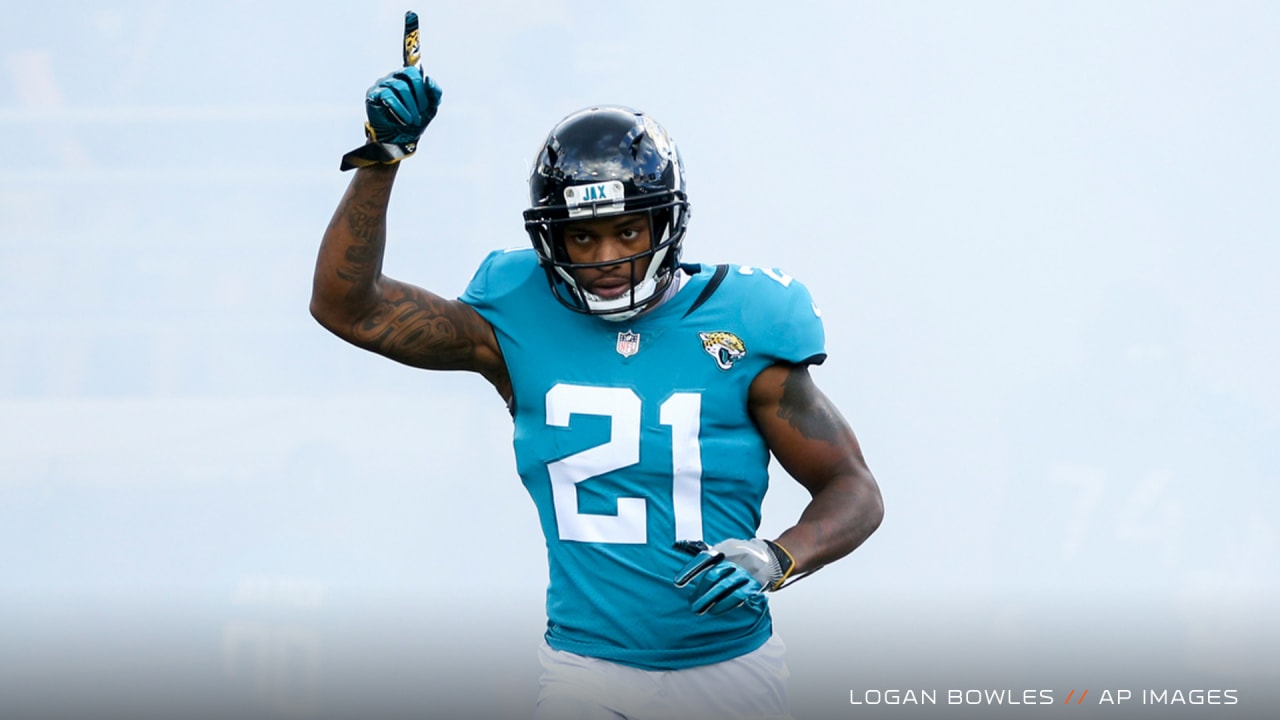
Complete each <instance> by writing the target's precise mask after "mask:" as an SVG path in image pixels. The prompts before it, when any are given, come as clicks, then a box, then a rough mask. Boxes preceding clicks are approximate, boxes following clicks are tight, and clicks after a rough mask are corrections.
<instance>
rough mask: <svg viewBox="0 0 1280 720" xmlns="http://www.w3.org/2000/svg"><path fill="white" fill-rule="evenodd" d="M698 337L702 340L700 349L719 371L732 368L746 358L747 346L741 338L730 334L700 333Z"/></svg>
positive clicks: (720, 331) (718, 332)
mask: <svg viewBox="0 0 1280 720" xmlns="http://www.w3.org/2000/svg"><path fill="white" fill-rule="evenodd" d="M698 337H700V338H702V349H703V350H706V351H707V354H708V355H710V356H711V357H712V358H714V359H715V361H716V365H718V366H719V367H720V369H721V370H728V369H730V368H732V367H733V364H734V363H736V362H738V361H739V360H741V359H742V358H744V357H746V356H747V346H746V345H744V344H743V342H742V338H740V337H738V336H737V335H734V334H733V333H731V332H724V331H723V330H717V331H715V332H700V333H698Z"/></svg>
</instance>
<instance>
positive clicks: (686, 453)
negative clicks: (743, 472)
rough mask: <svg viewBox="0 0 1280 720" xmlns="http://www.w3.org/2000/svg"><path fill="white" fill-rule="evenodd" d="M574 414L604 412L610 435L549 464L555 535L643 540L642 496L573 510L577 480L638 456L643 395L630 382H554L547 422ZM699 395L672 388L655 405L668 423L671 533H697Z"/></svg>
mask: <svg viewBox="0 0 1280 720" xmlns="http://www.w3.org/2000/svg"><path fill="white" fill-rule="evenodd" d="M573 415H601V416H604V417H607V418H609V439H608V441H606V442H605V443H603V444H601V445H596V446H594V447H590V448H587V449H586V450H582V451H580V452H576V453H574V454H572V455H569V456H568V457H565V458H561V459H560V460H556V461H555V462H552V463H550V464H548V465H547V473H548V474H549V475H550V477H551V499H552V502H553V503H554V505H555V511H556V527H557V528H559V531H560V539H561V540H576V541H579V542H599V543H630V544H643V543H645V542H648V538H647V537H646V535H647V533H646V519H647V517H648V513H647V505H646V503H647V502H648V499H646V498H642V497H620V498H618V500H617V503H618V512H617V514H616V515H598V514H595V513H584V512H579V510H578V483H581V482H587V481H589V480H591V478H594V477H598V476H600V475H604V474H605V473H609V472H613V471H614V470H621V469H622V468H625V467H628V466H630V465H635V464H636V463H638V462H640V415H641V401H640V397H639V396H638V395H636V393H635V391H634V390H631V389H630V388H611V387H594V386H590V385H568V384H564V383H561V384H558V385H556V386H555V387H552V388H551V389H550V390H548V391H547V424H548V425H551V426H553V427H569V420H570V418H571V417H572V416H573ZM701 415H702V396H701V395H699V394H697V393H674V394H673V395H672V396H671V397H669V398H667V400H666V401H665V402H663V403H662V405H661V406H659V407H658V421H659V422H661V423H662V424H663V425H666V426H668V427H670V428H671V467H672V478H671V483H672V487H671V490H672V492H671V495H672V501H673V503H674V507H673V508H672V511H673V515H674V516H675V524H676V537H675V538H673V540H698V539H701V538H702V448H701V446H700V445H699V441H698V436H699V433H700V430H701V423H700V418H701Z"/></svg>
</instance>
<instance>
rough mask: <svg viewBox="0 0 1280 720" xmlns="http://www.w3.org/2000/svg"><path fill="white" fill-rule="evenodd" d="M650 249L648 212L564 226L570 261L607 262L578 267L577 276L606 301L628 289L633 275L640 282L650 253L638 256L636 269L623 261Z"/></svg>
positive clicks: (566, 249)
mask: <svg viewBox="0 0 1280 720" xmlns="http://www.w3.org/2000/svg"><path fill="white" fill-rule="evenodd" d="M649 248H650V240H649V216H648V214H645V213H640V214H637V215H617V216H614V217H608V218H597V219H594V220H583V221H582V222H576V223H572V224H569V225H566V226H565V229H564V249H565V252H566V253H568V255H569V261H570V262H572V263H604V264H603V265H600V266H599V267H593V268H579V269H577V270H575V271H574V275H575V277H577V280H578V283H579V284H580V285H582V286H583V288H584V289H586V290H587V291H588V292H590V293H592V294H593V295H597V296H599V297H601V298H604V299H605V300H613V299H614V298H618V297H621V296H622V295H623V294H624V293H626V292H628V291H629V290H630V289H631V283H632V278H633V277H634V278H635V279H636V280H637V281H638V280H639V279H640V278H642V277H644V274H645V271H646V270H648V269H649V262H650V261H651V260H652V258H651V257H650V256H648V255H646V256H644V257H641V258H637V259H636V261H635V268H634V270H633V269H632V267H631V263H630V262H623V261H624V260H626V259H627V258H629V257H631V256H633V255H636V254H638V253H642V252H645V251H647V250H649ZM633 272H634V275H633Z"/></svg>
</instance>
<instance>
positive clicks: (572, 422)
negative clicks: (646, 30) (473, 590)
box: [311, 67, 883, 719]
mask: <svg viewBox="0 0 1280 720" xmlns="http://www.w3.org/2000/svg"><path fill="white" fill-rule="evenodd" d="M440 100H441V91H440V88H439V86H438V85H436V83H435V82H434V81H432V80H431V79H430V78H428V77H427V76H425V75H424V74H423V73H422V71H421V70H420V69H419V68H417V67H406V68H404V69H402V70H399V71H396V72H394V73H392V74H391V75H388V76H387V77H385V78H383V79H382V80H380V81H379V82H378V83H377V84H375V85H374V86H373V88H371V89H370V91H369V94H368V96H367V98H366V114H367V117H368V128H369V131H368V136H369V143H370V144H382V145H388V146H390V147H388V148H385V152H384V151H383V150H379V149H378V148H368V149H367V150H368V152H364V153H363V155H364V156H365V158H366V160H364V161H362V163H360V165H359V167H358V168H357V170H356V173H355V175H354V177H353V178H352V180H351V183H350V186H349V187H348V189H347V191H346V193H345V195H344V196H343V198H342V200H341V202H340V203H339V205H338V208H337V210H336V212H335V214H334V216H333V220H332V222H331V223H330V225H329V226H328V229H327V230H326V231H325V233H324V237H323V240H322V242H321V245H320V252H319V257H318V258H317V261H316V266H315V276H314V288H313V294H312V298H311V312H312V314H313V315H314V317H315V318H316V320H318V321H319V322H320V324H322V325H323V326H324V327H326V328H328V329H329V330H330V331H332V332H333V333H334V334H336V335H337V336H338V337H340V338H342V339H343V340H346V341H347V342H349V343H352V344H354V345H356V346H359V347H361V348H364V349H366V350H370V351H373V352H376V353H380V354H382V355H385V356H387V357H389V358H392V359H394V360H397V361H399V362H401V363H406V364H408V365H413V366H417V367H420V368H426V369H432V370H469V371H472V372H476V373H479V374H481V375H482V376H484V377H485V378H486V379H487V380H488V381H489V382H490V383H492V385H493V387H494V388H495V389H496V390H497V392H498V393H499V394H500V395H501V396H502V398H503V399H504V400H505V401H506V404H507V407H508V408H509V410H510V413H511V416H512V418H513V422H514V425H515V429H514V437H515V440H514V444H515V454H516V463H517V468H518V471H519V473H520V477H521V479H522V481H523V483H524V486H525V488H526V489H527V490H528V492H529V494H530V495H531V496H532V498H533V501H534V503H535V505H536V507H537V511H538V514H539V518H540V521H541V527H542V530H543V533H544V534H545V536H546V546H547V553H548V564H549V568H550V583H549V585H548V588H547V614H548V618H547V630H546V634H545V639H544V642H543V645H542V648H541V652H540V658H541V662H542V665H543V674H542V681H541V691H540V694H539V697H538V701H537V705H536V710H535V715H536V717H539V718H547V719H550V718H561V717H574V718H595V717H607V718H619V717H621V718H646V717H700V718H701V717H722V718H735V719H737V718H747V717H761V718H763V717H770V718H778V717H787V716H788V715H789V712H790V711H789V706H788V700H787V691H786V677H787V669H786V664H785V660H784V653H783V647H782V643H781V641H780V640H779V639H778V638H777V636H776V635H775V633H774V631H773V624H772V620H771V617H770V614H769V604H768V601H767V593H769V592H772V591H776V590H779V589H780V588H782V587H784V586H785V585H786V584H787V583H788V582H789V581H790V580H793V579H795V578H798V577H799V576H802V575H804V574H807V573H810V572H813V571H814V570H816V569H818V568H820V567H822V566H824V565H826V564H828V563H830V562H832V561H834V560H837V559H839V558H841V557H843V556H845V555H847V554H848V553H850V552H851V551H853V550H854V549H855V548H856V547H858V546H859V545H860V544H862V542H863V541H864V540H866V539H867V537H868V536H869V535H870V534H871V533H872V532H873V531H874V530H875V529H876V528H877V527H878V525H879V524H880V521H881V517H882V513H883V509H882V501H881V497H880V491H879V489H878V487H877V484H876V481H875V479H874V478H873V477H872V474H871V472H870V471H869V470H868V468H867V464H866V462H865V461H864V459H863V455H862V452H861V450H860V448H859V445H858V441H857V439H856V438H855V436H854V433H853V431H852V430H851V429H850V427H849V425H848V424H847V423H846V421H845V420H844V418H843V417H842V416H841V414H840V412H839V411H838V410H837V409H836V408H835V407H834V406H833V404H832V403H831V401H830V400H829V399H828V398H827V397H826V396H825V395H824V394H823V393H822V392H821V391H820V390H819V389H818V388H817V387H816V386H815V384H814V381H813V379H812V378H811V377H810V373H809V366H810V365H814V364H818V363H821V362H823V360H824V359H825V357H826V352H825V348H824V336H823V328H822V322H821V320H820V317H819V313H818V310H817V307H816V306H815V305H814V303H813V301H812V299H811V298H810V295H809V291H808V290H807V289H806V288H805V286H804V285H802V284H801V283H800V282H799V281H797V280H795V279H793V278H791V277H789V276H787V275H785V274H783V273H781V272H779V271H777V270H773V269H762V268H755V267H747V266H734V265H711V264H704V263H693V262H686V261H684V260H683V259H682V250H683V244H684V238H685V234H686V229H687V227H688V223H689V216H690V211H689V207H690V206H689V198H688V196H687V194H686V192H685V179H684V169H683V167H682V164H681V161H680V153H679V151H678V149H677V147H676V144H675V142H674V141H673V140H672V139H671V137H670V136H668V134H667V133H666V131H665V130H664V129H663V128H662V126H661V125H659V124H658V122H657V121H655V120H654V119H653V118H652V117H651V116H649V115H646V114H644V113H642V112H638V111H636V110H632V109H629V108H625V107H618V106H595V107H589V108H586V109H583V110H580V111H578V112H574V113H573V114H571V115H569V116H568V117H566V118H564V119H563V120H562V121H560V122H559V123H557V124H556V125H555V126H554V127H553V128H552V130H551V132H550V133H549V134H548V135H547V137H546V140H545V141H544V142H543V143H542V144H541V146H540V147H539V148H538V152H537V157H536V161H535V163H534V167H533V172H532V174H531V176H530V178H529V191H530V207H529V209H528V210H526V211H525V213H524V224H525V229H526V231H527V232H528V235H529V238H530V241H531V242H530V245H529V246H528V247H526V248H524V249H517V250H512V251H496V252H493V253H492V254H490V255H489V256H488V257H487V258H486V259H485V260H484V262H483V263H482V264H481V266H480V267H479V269H478V271H477V272H476V274H475V277H474V278H473V279H472V281H471V283H470V285H469V286H468V287H467V289H466V291H465V292H464V293H463V295H462V296H461V297H460V298H458V299H449V298H444V297H441V296H439V295H436V294H434V293H432V292H430V291H427V290H424V289H422V288H419V287H415V286H414V285H411V284H408V283H405V282H401V281H399V280H394V279H392V278H390V277H387V276H386V275H383V274H382V259H383V252H384V248H385V243H386V214H387V207H388V202H389V198H390V194H391V188H392V183H393V182H394V180H395V178H396V174H397V173H398V172H399V171H400V165H401V163H402V162H403V160H404V159H405V158H408V157H410V156H411V155H412V154H413V150H415V149H416V147H417V142H418V139H419V136H420V135H421V134H422V132H423V130H424V129H425V128H426V127H427V125H428V124H429V123H430V122H431V120H432V118H433V117H434V116H435V114H436V110H437V108H438V107H439V105H440ZM368 158H372V160H369V159H368ZM602 428H605V429H603V430H602ZM771 455H772V456H773V457H775V458H777V460H778V462H779V463H780V464H781V466H782V467H783V468H784V469H785V470H786V471H787V473H788V474H789V475H790V476H791V477H793V478H794V479H795V480H796V481H797V482H799V483H800V484H801V485H803V486H804V488H805V489H807V491H808V492H809V493H810V494H811V496H812V499H811V501H810V502H809V503H808V505H807V506H806V507H805V509H804V510H803V512H802V513H801V514H800V517H799V518H798V519H796V521H795V523H794V524H793V525H791V526H790V527H789V528H788V529H787V530H785V531H784V532H782V533H781V534H780V535H778V536H777V537H776V538H762V537H757V536H756V532H757V528H758V527H759V523H760V512H761V502H762V500H763V498H764V495H765V490H766V487H767V484H768V465H769V460H770V456H771Z"/></svg>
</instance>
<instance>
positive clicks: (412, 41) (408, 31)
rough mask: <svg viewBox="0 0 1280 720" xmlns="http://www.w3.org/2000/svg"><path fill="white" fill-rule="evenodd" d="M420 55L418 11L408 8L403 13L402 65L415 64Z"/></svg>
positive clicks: (409, 65)
mask: <svg viewBox="0 0 1280 720" xmlns="http://www.w3.org/2000/svg"><path fill="white" fill-rule="evenodd" d="M421 57H422V52H421V46H420V45H419V43H418V13H416V12H414V11H412V10H409V11H407V12H405V14H404V66H405V67H411V66H414V65H417V64H418V60H419V59H420V58H421Z"/></svg>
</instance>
